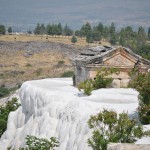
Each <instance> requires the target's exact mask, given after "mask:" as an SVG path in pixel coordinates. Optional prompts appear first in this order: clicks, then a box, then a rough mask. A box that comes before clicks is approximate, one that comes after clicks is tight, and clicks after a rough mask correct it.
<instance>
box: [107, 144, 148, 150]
mask: <svg viewBox="0 0 150 150" xmlns="http://www.w3.org/2000/svg"><path fill="white" fill-rule="evenodd" d="M107 150H150V144H127V143H110V144H108V147H107Z"/></svg>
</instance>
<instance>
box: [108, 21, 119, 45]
mask: <svg viewBox="0 0 150 150" xmlns="http://www.w3.org/2000/svg"><path fill="white" fill-rule="evenodd" d="M115 31H116V27H115V24H114V23H112V24H111V26H110V28H109V32H110V40H109V42H110V43H111V44H112V45H115V44H116V41H117V37H116V33H115Z"/></svg>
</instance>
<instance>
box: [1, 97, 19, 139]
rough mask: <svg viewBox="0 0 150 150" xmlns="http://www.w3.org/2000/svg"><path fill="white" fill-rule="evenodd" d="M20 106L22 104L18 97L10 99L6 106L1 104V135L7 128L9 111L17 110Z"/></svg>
mask: <svg viewBox="0 0 150 150" xmlns="http://www.w3.org/2000/svg"><path fill="white" fill-rule="evenodd" d="M19 106H20V104H18V100H17V98H12V100H11V101H8V103H7V104H6V105H5V106H0V137H1V136H2V134H3V133H4V132H5V130H6V128H7V120H8V115H9V113H10V112H11V111H15V110H16V109H17V108H18V107H19Z"/></svg>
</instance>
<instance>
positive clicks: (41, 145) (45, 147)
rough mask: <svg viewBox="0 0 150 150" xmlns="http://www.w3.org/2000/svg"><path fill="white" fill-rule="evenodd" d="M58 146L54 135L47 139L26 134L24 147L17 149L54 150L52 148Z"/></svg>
mask: <svg viewBox="0 0 150 150" xmlns="http://www.w3.org/2000/svg"><path fill="white" fill-rule="evenodd" d="M58 146H59V142H58V141H57V139H56V138H55V137H51V138H50V140H47V139H44V138H37V137H35V136H31V135H27V137H26V145H25V147H23V148H19V150H54V148H55V147H58Z"/></svg>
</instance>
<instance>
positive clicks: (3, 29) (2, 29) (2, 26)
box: [0, 25, 6, 34]
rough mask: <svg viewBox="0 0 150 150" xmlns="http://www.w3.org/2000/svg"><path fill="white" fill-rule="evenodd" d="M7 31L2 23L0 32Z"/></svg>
mask: <svg viewBox="0 0 150 150" xmlns="http://www.w3.org/2000/svg"><path fill="white" fill-rule="evenodd" d="M5 33H6V29H5V26H4V25H0V34H5Z"/></svg>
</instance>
